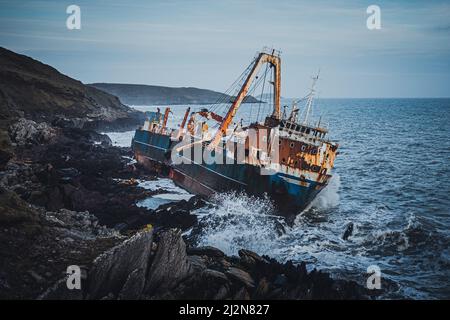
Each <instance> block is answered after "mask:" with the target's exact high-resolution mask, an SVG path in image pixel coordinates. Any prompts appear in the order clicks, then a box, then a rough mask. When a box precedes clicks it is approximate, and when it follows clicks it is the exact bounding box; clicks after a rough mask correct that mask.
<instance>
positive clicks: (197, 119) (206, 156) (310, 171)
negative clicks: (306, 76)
mask: <svg viewBox="0 0 450 320" xmlns="http://www.w3.org/2000/svg"><path fill="white" fill-rule="evenodd" d="M263 66H265V69H264V68H263ZM263 71H264V72H263ZM261 72H263V74H262V75H260V73H261ZM317 79H318V76H317V77H313V85H312V87H311V90H310V92H309V94H307V95H306V96H305V97H304V98H303V99H299V100H296V101H294V102H293V103H292V106H291V110H290V112H287V110H286V109H288V106H285V107H284V108H283V111H282V110H281V106H280V91H281V58H280V54H279V53H278V52H275V50H270V51H262V52H259V53H257V55H256V56H255V58H254V59H253V61H252V62H251V63H250V65H249V66H248V67H247V69H246V70H245V71H244V72H243V74H242V75H241V76H240V78H239V79H238V80H237V81H236V83H235V85H236V86H237V90H236V92H237V94H236V95H234V96H232V99H230V101H225V103H224V102H223V101H222V103H218V104H214V105H213V106H211V108H201V109H200V110H197V111H192V112H191V111H190V108H187V110H186V112H185V113H184V117H183V119H182V121H181V123H180V124H179V126H178V128H176V129H174V128H168V127H167V120H168V118H169V116H170V108H166V110H165V112H164V113H161V112H159V110H158V112H154V113H150V114H149V117H148V119H147V121H145V123H144V125H143V126H142V127H140V128H139V129H137V130H136V132H135V135H134V138H133V141H132V147H133V151H134V154H135V158H136V160H137V161H138V162H139V163H141V164H143V165H144V166H146V167H149V168H151V169H155V168H162V167H164V168H165V170H166V174H168V175H169V177H170V178H171V179H173V181H174V182H175V183H176V184H178V185H180V186H181V187H183V188H184V189H186V190H188V191H190V192H192V193H194V194H202V195H205V196H210V195H211V194H213V193H215V192H227V191H230V190H237V191H244V192H246V193H248V194H251V195H257V196H263V195H266V194H267V195H268V196H269V197H270V198H271V199H273V200H274V203H275V204H276V205H277V207H278V208H279V209H281V211H285V210H287V211H290V212H293V211H292V210H296V211H295V212H298V211H300V210H303V209H304V208H306V207H307V206H308V204H310V203H311V201H312V200H313V199H314V198H315V197H316V195H317V194H318V193H319V192H320V191H321V190H322V189H323V188H325V187H326V185H327V184H328V182H329V180H330V178H331V170H332V168H333V163H334V159H335V156H336V154H337V151H336V150H337V148H338V144H337V143H335V142H333V141H331V140H329V139H328V137H327V134H328V129H327V128H325V127H323V126H321V124H320V120H319V121H318V122H317V123H316V124H315V125H312V124H311V121H310V120H309V117H310V112H311V108H312V103H313V98H314V93H315V89H314V87H315V84H316V81H317ZM261 80H262V81H264V82H263V84H262V86H263V90H264V86H265V84H266V83H269V86H270V88H269V90H270V95H269V97H270V101H269V104H270V109H269V110H270V112H268V114H265V115H263V118H261V120H260V121H254V122H250V123H249V124H248V125H244V124H243V120H245V119H241V121H236V120H235V117H236V114H237V112H238V109H239V108H240V107H241V105H242V104H243V102H244V101H245V99H246V97H247V96H248V95H249V94H250V93H251V92H253V91H252V90H253V88H254V85H253V84H254V82H258V81H259V82H262V81H261ZM301 101H305V106H304V108H303V110H300V108H299V107H298V103H299V102H301ZM217 105H222V106H223V105H224V106H225V112H224V114H220V113H218V112H217V110H214V109H217V108H216V107H217ZM300 111H302V112H301V113H300ZM259 113H260V110H258V115H259ZM211 122H212V123H213V125H211ZM208 124H209V125H208ZM214 124H215V125H214Z"/></svg>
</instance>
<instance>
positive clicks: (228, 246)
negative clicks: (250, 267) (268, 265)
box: [194, 192, 288, 255]
mask: <svg viewBox="0 0 450 320" xmlns="http://www.w3.org/2000/svg"><path fill="white" fill-rule="evenodd" d="M211 204H212V207H211V208H206V209H205V208H201V209H199V210H197V211H196V212H195V213H196V214H197V215H198V216H199V219H200V222H199V226H198V229H197V230H195V231H194V233H196V236H195V238H196V239H195V240H196V243H197V244H198V245H210V246H215V247H217V248H219V249H221V250H222V251H224V252H225V253H226V254H228V255H237V253H238V251H239V249H242V248H246V249H249V250H252V251H255V252H257V253H259V254H272V255H273V251H272V249H273V247H274V245H275V244H276V243H277V239H278V238H280V237H281V236H282V235H283V234H284V232H285V230H286V228H288V227H287V226H286V224H285V223H284V221H283V218H282V217H279V216H275V215H274V206H273V204H272V202H271V201H270V199H268V198H267V197H265V198H258V197H252V196H248V195H246V194H243V193H236V192H228V193H221V194H216V195H214V196H213V197H212V199H211Z"/></svg>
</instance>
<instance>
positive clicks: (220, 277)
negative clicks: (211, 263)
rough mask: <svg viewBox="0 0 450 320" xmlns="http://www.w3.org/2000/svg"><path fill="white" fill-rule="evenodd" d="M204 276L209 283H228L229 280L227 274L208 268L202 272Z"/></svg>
mask: <svg viewBox="0 0 450 320" xmlns="http://www.w3.org/2000/svg"><path fill="white" fill-rule="evenodd" d="M202 277H203V278H204V279H205V280H206V282H207V283H210V282H211V283H221V284H226V283H228V282H229V280H228V278H227V276H226V275H225V274H224V273H222V272H220V271H216V270H212V269H206V270H204V271H203V272H202Z"/></svg>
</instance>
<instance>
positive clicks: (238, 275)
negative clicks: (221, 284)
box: [225, 267, 255, 288]
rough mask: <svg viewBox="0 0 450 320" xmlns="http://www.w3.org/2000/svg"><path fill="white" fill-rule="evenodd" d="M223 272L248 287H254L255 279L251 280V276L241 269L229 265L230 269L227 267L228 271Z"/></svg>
mask: <svg viewBox="0 0 450 320" xmlns="http://www.w3.org/2000/svg"><path fill="white" fill-rule="evenodd" d="M225 274H226V275H227V276H228V277H229V278H231V279H232V280H235V281H237V282H240V283H242V284H244V285H245V286H247V287H248V288H254V287H255V281H254V280H253V278H252V276H251V275H250V274H248V272H246V271H244V270H242V269H239V268H236V267H231V268H230V269H228V271H226V272H225Z"/></svg>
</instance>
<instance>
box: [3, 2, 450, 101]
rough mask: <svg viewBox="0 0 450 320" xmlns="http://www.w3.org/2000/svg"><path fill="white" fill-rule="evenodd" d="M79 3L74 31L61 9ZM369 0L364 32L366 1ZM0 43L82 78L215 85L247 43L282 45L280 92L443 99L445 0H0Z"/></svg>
mask: <svg viewBox="0 0 450 320" xmlns="http://www.w3.org/2000/svg"><path fill="white" fill-rule="evenodd" d="M70 4H77V5H79V6H80V7H81V25H82V28H81V30H68V29H67V28H66V19H67V16H68V15H67V14H66V8H67V6H68V5H70ZM371 4H376V5H378V6H380V8H381V25H382V28H381V30H368V29H367V27H366V19H367V17H368V15H367V13H366V8H367V7H368V6H369V5H371ZM0 45H1V46H4V47H6V48H8V49H11V50H13V51H16V52H19V53H23V54H26V55H29V56H31V57H33V58H35V59H38V60H40V61H43V62H45V63H47V64H50V65H52V66H54V67H55V68H57V69H58V70H60V71H61V72H63V73H65V74H67V75H69V76H71V77H74V78H76V79H79V80H81V81H83V82H85V83H90V82H123V83H142V84H155V85H166V86H174V87H178V86H195V87H200V88H208V89H213V90H218V91H224V90H226V89H227V88H228V87H229V85H230V84H231V83H232V82H233V81H234V80H235V79H236V77H237V76H239V75H240V74H241V72H242V71H243V68H245V67H246V66H247V65H248V63H249V62H250V60H251V59H252V58H253V56H254V54H255V53H256V51H258V50H260V49H261V48H262V47H264V46H273V47H275V48H278V49H280V50H282V52H283V53H282V58H283V62H282V63H283V68H282V95H283V96H286V97H296V96H303V95H304V93H305V92H306V91H307V88H308V87H309V84H310V76H311V75H312V74H314V73H316V72H317V70H318V69H319V68H320V69H321V81H320V82H319V84H318V87H319V95H320V97H449V96H450V92H449V91H450V90H449V87H450V85H449V84H450V59H449V58H450V2H445V1H372V0H371V1H351V0H350V1H283V0H273V1H263V0H261V1H257V0H248V1H245V0H231V1H225V0H222V1H214V0H196V1H188V0H176V1H171V0H164V1H156V0H148V1H131V0H130V1H125V0H124V1H119V0H112V1H94V0H90V1H79V0H72V1H39V0H36V1H17V0H7V1H4V0H0Z"/></svg>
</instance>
